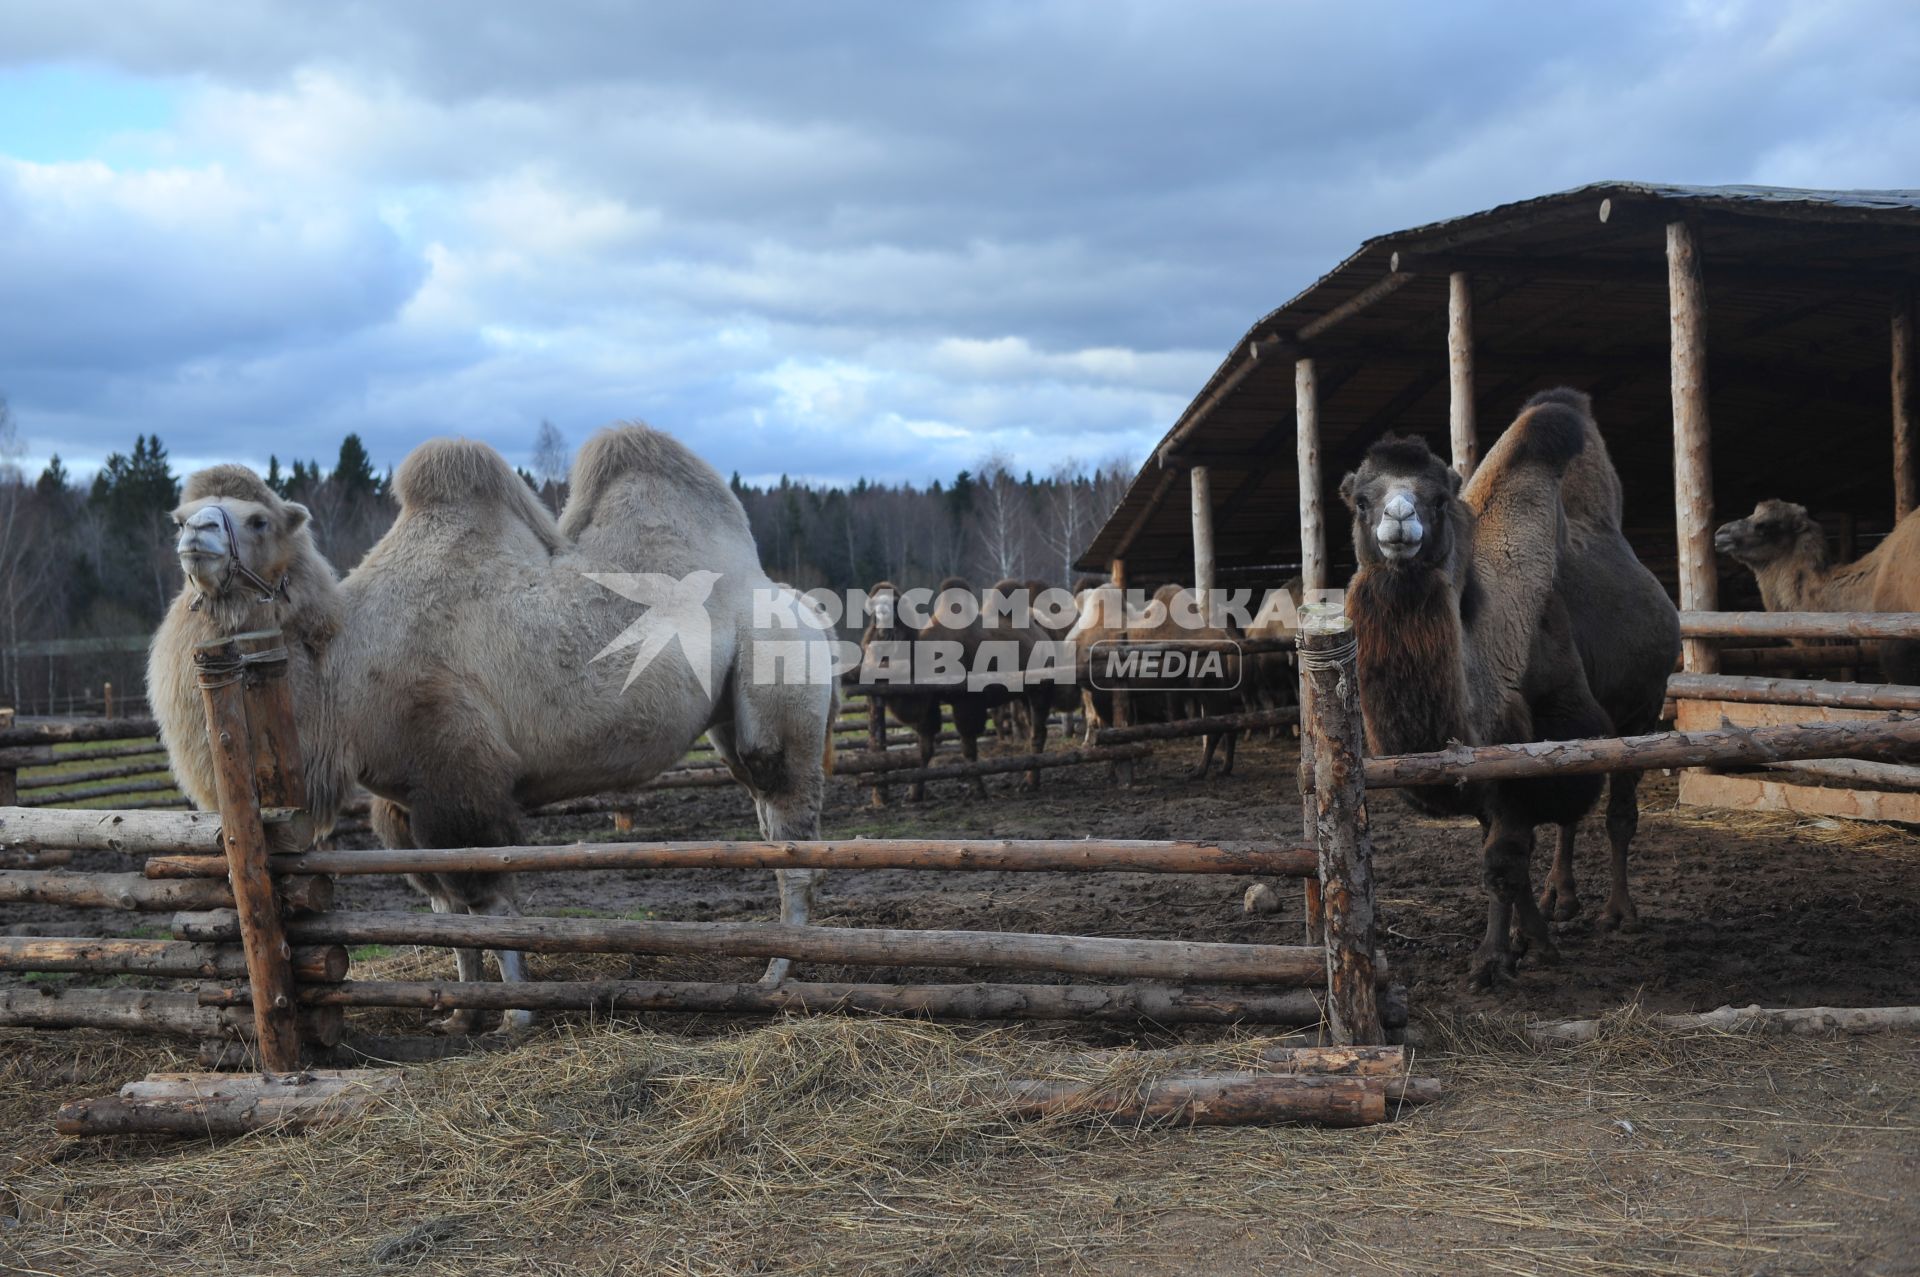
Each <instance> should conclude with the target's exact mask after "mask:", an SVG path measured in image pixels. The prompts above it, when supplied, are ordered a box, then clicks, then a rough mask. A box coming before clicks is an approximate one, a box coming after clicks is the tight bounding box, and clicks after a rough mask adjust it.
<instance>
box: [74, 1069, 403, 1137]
mask: <svg viewBox="0 0 1920 1277" xmlns="http://www.w3.org/2000/svg"><path fill="white" fill-rule="evenodd" d="M400 1082H401V1075H400V1074H399V1073H396V1072H394V1071H393V1070H391V1069H311V1070H308V1071H306V1072H302V1073H280V1074H271V1073H269V1074H260V1073H253V1074H238V1073H149V1074H148V1075H147V1077H146V1080H145V1081H142V1082H129V1083H127V1084H126V1085H125V1086H123V1087H121V1088H120V1093H119V1094H118V1095H116V1096H112V1097H109V1098H106V1099H97V1100H74V1101H72V1102H71V1103H68V1104H64V1105H62V1106H61V1108H60V1111H59V1112H58V1113H57V1114H56V1115H55V1117H54V1122H53V1126H54V1129H55V1130H56V1131H58V1132H59V1133H60V1134H62V1135H75V1136H87V1135H95V1136H97V1135H192V1136H200V1137H206V1136H213V1135H241V1134H245V1133H246V1132H248V1131H260V1130H268V1129H274V1130H300V1129H305V1128H308V1127H313V1126H321V1125H326V1124H329V1123H335V1122H343V1121H348V1120H350V1119H353V1118H357V1117H360V1116H362V1115H363V1114H365V1113H366V1112H367V1111H368V1110H369V1109H370V1108H372V1106H373V1105H374V1104H375V1102H377V1101H378V1100H379V1099H380V1098H381V1097H382V1096H385V1095H390V1094H392V1093H393V1092H394V1091H396V1090H398V1089H399V1086H400Z"/></svg>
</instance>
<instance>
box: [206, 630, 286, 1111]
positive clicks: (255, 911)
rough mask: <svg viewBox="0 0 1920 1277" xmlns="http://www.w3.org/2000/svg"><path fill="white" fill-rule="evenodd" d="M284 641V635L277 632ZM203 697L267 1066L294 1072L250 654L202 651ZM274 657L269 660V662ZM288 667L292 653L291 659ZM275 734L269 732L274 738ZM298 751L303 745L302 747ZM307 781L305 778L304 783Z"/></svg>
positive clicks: (230, 649) (219, 643)
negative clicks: (254, 728) (257, 787)
mask: <svg viewBox="0 0 1920 1277" xmlns="http://www.w3.org/2000/svg"><path fill="white" fill-rule="evenodd" d="M275 637H276V639H277V638H278V636H277V635H276V636H275ZM193 661H194V665H195V666H196V667H197V670H198V682H199V686H200V694H201V696H202V698H203V699H204V701H205V703H206V711H207V737H208V740H209V741H210V743H211V744H212V746H213V767H214V781H215V790H216V793H217V794H218V797H219V803H220V842H221V845H222V847H223V848H224V849H225V851H226V854H227V875H228V880H229V881H230V882H231V884H232V886H233V899H234V907H235V911H236V913H237V914H238V915H239V922H240V939H241V943H242V944H243V945H245V947H246V954H247V978H248V980H249V982H250V983H251V984H252V986H253V994H254V1000H253V1022H254V1032H255V1035H256V1037H255V1041H256V1047H257V1049H258V1051H259V1061H260V1067H261V1068H262V1069H265V1070H269V1071H272V1072H277V1073H290V1072H292V1071H294V1070H295V1069H298V1068H299V1067H300V1026H299V1021H298V1018H297V1017H296V1015H295V1013H294V1002H293V966H292V958H293V949H292V947H291V946H290V945H288V943H287V936H286V930H285V928H284V927H283V926H282V924H281V920H280V905H279V902H278V901H277V900H275V898H274V894H273V879H272V877H271V876H270V875H269V874H268V872H267V837H266V831H265V829H264V827H263V826H262V825H261V822H260V800H259V797H258V795H257V794H256V793H255V791H254V776H255V765H254V761H253V744H252V734H251V732H250V731H249V730H248V726H247V689H246V688H245V687H244V686H243V685H242V684H243V683H244V682H245V681H246V678H247V673H248V670H247V659H246V656H245V654H244V653H242V652H241V650H240V646H239V644H238V643H237V642H236V641H234V640H230V639H220V640H215V641H213V642H210V643H202V644H200V645H199V646H197V647H196V648H195V649H194V654H193ZM267 663H268V662H262V664H263V665H264V664H267ZM283 666H284V658H283ZM270 734H271V732H270V731H268V732H263V735H270ZM296 749H297V746H296ZM303 783H304V780H303Z"/></svg>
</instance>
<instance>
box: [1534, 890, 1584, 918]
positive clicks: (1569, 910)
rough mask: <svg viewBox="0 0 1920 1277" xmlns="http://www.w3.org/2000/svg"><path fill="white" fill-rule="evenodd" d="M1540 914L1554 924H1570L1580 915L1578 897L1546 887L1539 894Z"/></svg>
mask: <svg viewBox="0 0 1920 1277" xmlns="http://www.w3.org/2000/svg"><path fill="white" fill-rule="evenodd" d="M1540 912H1541V913H1543V914H1545V915H1546V916H1547V917H1548V918H1550V919H1552V920H1553V921H1554V922H1570V921H1572V920H1573V919H1574V918H1575V917H1577V916H1578V915H1579V913H1580V897H1578V896H1576V895H1574V894H1573V893H1572V892H1570V891H1569V892H1564V893H1563V892H1559V891H1555V890H1554V889H1553V888H1552V887H1548V888H1547V889H1546V890H1545V891H1543V892H1541V893H1540Z"/></svg>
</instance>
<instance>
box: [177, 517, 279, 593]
mask: <svg viewBox="0 0 1920 1277" xmlns="http://www.w3.org/2000/svg"><path fill="white" fill-rule="evenodd" d="M213 509H214V512H215V513H217V514H218V515H219V516H220V526H221V528H222V529H223V530H224V531H225V532H226V534H227V570H226V571H225V572H223V573H221V575H220V585H219V588H218V592H219V593H221V594H225V593H226V592H227V587H228V586H229V585H232V584H233V578H234V577H236V576H237V577H239V578H240V579H241V580H243V581H245V582H246V583H247V584H248V585H251V586H252V587H253V588H254V589H256V590H258V591H260V597H259V598H257V599H255V600H254V602H255V603H271V602H273V601H274V600H275V599H283V598H285V597H286V596H287V574H286V573H285V572H282V573H281V574H280V581H279V583H278V584H276V585H268V584H267V582H266V581H265V580H264V579H263V578H262V577H261V576H260V574H259V573H257V572H255V571H254V570H253V569H252V568H250V567H248V566H247V565H246V564H245V563H242V562H241V561H240V538H239V537H237V536H235V535H234V532H233V516H232V515H230V514H228V513H227V507H225V506H223V505H220V504H218V503H215V505H214V507H213ZM206 603H207V596H206V594H205V593H199V594H195V595H194V596H193V602H192V603H190V604H188V605H187V608H188V610H189V611H192V612H198V611H199V610H200V609H201V608H203V607H205V606H206Z"/></svg>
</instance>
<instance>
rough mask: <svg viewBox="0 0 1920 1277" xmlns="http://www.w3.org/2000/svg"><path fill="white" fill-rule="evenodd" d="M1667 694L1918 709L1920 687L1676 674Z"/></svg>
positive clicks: (1687, 697) (1754, 701)
mask: <svg viewBox="0 0 1920 1277" xmlns="http://www.w3.org/2000/svg"><path fill="white" fill-rule="evenodd" d="M1667 695H1668V696H1671V697H1673V698H1674V699H1675V700H1696V701H1743V702H1746V703H1748V704H1759V705H1824V706H1831V707H1834V708H1837V709H1893V710H1917V711H1920V687H1908V686H1906V685H1904V684H1901V683H1829V682H1823V681H1821V680H1820V679H1809V678H1747V677H1736V676H1734V675H1731V674H1675V675H1673V676H1672V677H1671V678H1669V679H1668V680H1667Z"/></svg>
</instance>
